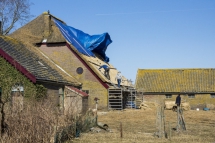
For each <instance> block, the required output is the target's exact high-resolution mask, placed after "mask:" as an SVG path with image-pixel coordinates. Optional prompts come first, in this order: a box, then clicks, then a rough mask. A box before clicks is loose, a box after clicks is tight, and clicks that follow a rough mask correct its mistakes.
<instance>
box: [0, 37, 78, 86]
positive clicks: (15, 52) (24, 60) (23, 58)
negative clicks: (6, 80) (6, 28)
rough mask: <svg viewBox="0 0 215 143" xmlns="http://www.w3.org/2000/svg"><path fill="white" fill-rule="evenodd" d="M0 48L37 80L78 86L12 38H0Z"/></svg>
mask: <svg viewBox="0 0 215 143" xmlns="http://www.w3.org/2000/svg"><path fill="white" fill-rule="evenodd" d="M0 48H1V50H3V51H4V52H6V53H7V54H8V55H9V56H10V57H12V58H13V59H14V60H15V61H16V62H18V63H19V64H20V65H21V66H23V67H24V68H25V69H26V70H28V71H29V72H30V73H31V74H33V75H34V76H35V77H36V79H37V80H44V81H53V82H58V83H67V84H73V85H80V83H78V82H76V81H75V80H74V79H73V78H70V79H66V78H64V77H63V76H62V73H61V74H60V73H59V72H58V71H57V70H55V69H54V68H52V67H51V66H50V64H51V63H47V61H45V60H43V59H42V58H41V57H39V56H38V55H37V54H36V53H35V52H32V51H30V50H29V49H28V48H26V46H25V45H23V44H22V43H21V42H19V41H17V40H15V39H13V38H10V37H6V36H0Z"/></svg>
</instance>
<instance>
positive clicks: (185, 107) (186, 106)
mask: <svg viewBox="0 0 215 143" xmlns="http://www.w3.org/2000/svg"><path fill="white" fill-rule="evenodd" d="M174 106H177V105H176V104H175V101H165V106H164V108H165V109H166V110H172V109H173V107H174ZM181 108H182V109H183V110H184V111H188V110H190V103H189V102H182V103H181Z"/></svg>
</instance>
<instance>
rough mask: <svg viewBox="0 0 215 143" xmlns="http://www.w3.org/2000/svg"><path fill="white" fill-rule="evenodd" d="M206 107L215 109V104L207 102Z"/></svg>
mask: <svg viewBox="0 0 215 143" xmlns="http://www.w3.org/2000/svg"><path fill="white" fill-rule="evenodd" d="M206 107H207V108H209V109H215V106H214V104H206Z"/></svg>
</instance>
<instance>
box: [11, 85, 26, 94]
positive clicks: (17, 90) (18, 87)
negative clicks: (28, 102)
mask: <svg viewBox="0 0 215 143" xmlns="http://www.w3.org/2000/svg"><path fill="white" fill-rule="evenodd" d="M11 92H12V95H15V96H20V95H22V96H23V93H24V88H23V85H22V84H19V83H16V84H15V85H14V86H13V87H12V89H11Z"/></svg>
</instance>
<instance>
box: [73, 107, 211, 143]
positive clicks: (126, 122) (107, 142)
mask: <svg viewBox="0 0 215 143" xmlns="http://www.w3.org/2000/svg"><path fill="white" fill-rule="evenodd" d="M214 114H215V111H194V110H190V111H185V112H184V118H185V123H186V127H187V130H186V131H180V132H176V131H174V130H171V134H172V135H171V138H168V139H166V138H163V139H160V138H157V137H154V132H156V131H157V129H156V109H155V108H154V109H151V110H134V109H126V110H125V111H109V112H107V113H106V114H99V115H98V121H99V122H102V123H105V124H108V126H109V128H110V130H111V132H107V131H104V130H101V132H99V133H95V132H88V133H82V134H81V137H80V138H78V139H74V142H75V143H119V142H122V143H143V142H144V143H154V142H156V143H157V142H158V143H159V142H167V143H168V142H195V143H203V142H204V143H213V142H215V115H214ZM165 121H166V126H165V127H166V131H167V134H168V136H169V135H170V128H169V124H170V125H171V129H172V128H175V127H176V121H177V113H176V112H173V111H171V110H165ZM120 122H121V123H122V136H123V137H122V138H121V132H120ZM169 137H170V136H169Z"/></svg>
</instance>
